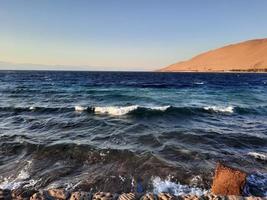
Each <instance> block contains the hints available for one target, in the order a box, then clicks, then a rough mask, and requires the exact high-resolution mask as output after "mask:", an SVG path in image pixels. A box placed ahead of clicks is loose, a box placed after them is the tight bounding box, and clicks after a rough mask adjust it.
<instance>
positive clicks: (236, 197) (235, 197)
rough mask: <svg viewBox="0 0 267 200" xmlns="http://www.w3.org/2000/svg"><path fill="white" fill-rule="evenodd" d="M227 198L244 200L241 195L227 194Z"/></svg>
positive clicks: (228, 199)
mask: <svg viewBox="0 0 267 200" xmlns="http://www.w3.org/2000/svg"><path fill="white" fill-rule="evenodd" d="M227 200H244V198H243V197H241V196H235V195H229V196H227Z"/></svg>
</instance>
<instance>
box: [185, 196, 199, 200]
mask: <svg viewBox="0 0 267 200" xmlns="http://www.w3.org/2000/svg"><path fill="white" fill-rule="evenodd" d="M183 199H184V200H199V199H200V198H199V197H198V196H196V195H185V196H183Z"/></svg>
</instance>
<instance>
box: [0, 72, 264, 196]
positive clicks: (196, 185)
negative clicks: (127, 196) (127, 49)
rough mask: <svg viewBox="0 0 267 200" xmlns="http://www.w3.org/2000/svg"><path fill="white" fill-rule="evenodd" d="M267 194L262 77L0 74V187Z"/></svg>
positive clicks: (208, 74)
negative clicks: (233, 189)
mask: <svg viewBox="0 0 267 200" xmlns="http://www.w3.org/2000/svg"><path fill="white" fill-rule="evenodd" d="M218 162H221V163H224V164H226V165H229V166H231V167H235V168H239V169H241V170H243V171H245V172H247V173H248V177H247V184H246V186H245V189H244V195H256V196H267V74H266V73H265V74H264V73H159V72H75V71H0V188H6V189H18V188H26V189H48V188H62V187H63V188H66V189H70V190H84V191H92V190H94V191H110V192H118V193H119V192H130V191H137V192H144V191H151V192H154V193H159V192H170V193H172V194H174V195H181V194H195V195H201V194H205V193H208V192H209V191H210V187H211V183H212V178H213V175H214V169H215V166H216V163H218Z"/></svg>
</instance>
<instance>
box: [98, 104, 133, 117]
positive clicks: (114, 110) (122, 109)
mask: <svg viewBox="0 0 267 200" xmlns="http://www.w3.org/2000/svg"><path fill="white" fill-rule="evenodd" d="M137 108H138V106H137V105H132V106H106V107H95V108H94V111H95V113H98V114H110V115H125V114H127V113H129V112H131V111H133V110H136V109H137Z"/></svg>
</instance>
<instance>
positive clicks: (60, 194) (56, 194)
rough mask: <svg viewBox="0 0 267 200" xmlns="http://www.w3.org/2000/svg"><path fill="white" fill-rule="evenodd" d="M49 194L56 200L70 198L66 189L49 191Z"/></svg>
mask: <svg viewBox="0 0 267 200" xmlns="http://www.w3.org/2000/svg"><path fill="white" fill-rule="evenodd" d="M47 194H48V195H49V196H51V197H53V198H55V199H61V200H66V199H68V198H69V196H70V193H69V192H68V191H66V190H64V189H49V190H48V191H47Z"/></svg>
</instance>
